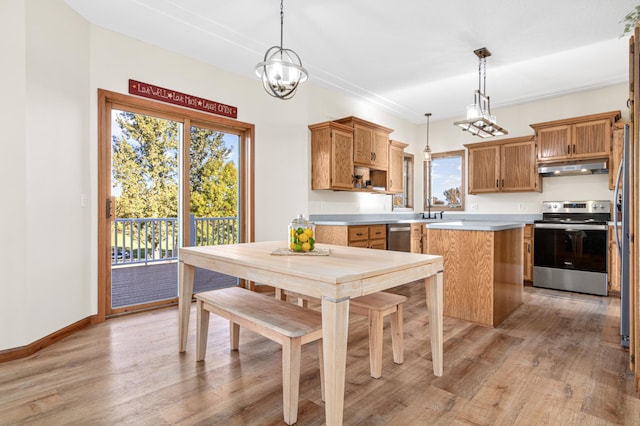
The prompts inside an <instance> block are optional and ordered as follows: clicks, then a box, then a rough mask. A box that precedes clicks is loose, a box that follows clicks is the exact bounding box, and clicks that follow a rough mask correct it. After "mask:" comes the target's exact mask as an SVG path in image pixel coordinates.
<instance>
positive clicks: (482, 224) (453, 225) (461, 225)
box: [427, 220, 524, 231]
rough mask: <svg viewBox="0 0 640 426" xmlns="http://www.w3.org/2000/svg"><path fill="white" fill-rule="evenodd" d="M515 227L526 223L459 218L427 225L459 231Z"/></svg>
mask: <svg viewBox="0 0 640 426" xmlns="http://www.w3.org/2000/svg"><path fill="white" fill-rule="evenodd" d="M515 228H524V223H521V222H491V221H472V220H458V221H452V222H439V223H430V224H428V225H427V229H453V230H457V231H504V230H505V229H515Z"/></svg>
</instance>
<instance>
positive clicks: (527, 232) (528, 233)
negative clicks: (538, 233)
mask: <svg viewBox="0 0 640 426" xmlns="http://www.w3.org/2000/svg"><path fill="white" fill-rule="evenodd" d="M522 237H523V238H533V225H529V224H527V225H525V226H524V231H523V234H522Z"/></svg>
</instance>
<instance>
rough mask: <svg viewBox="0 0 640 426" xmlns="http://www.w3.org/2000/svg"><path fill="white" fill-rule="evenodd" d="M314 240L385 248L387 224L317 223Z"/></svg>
mask: <svg viewBox="0 0 640 426" xmlns="http://www.w3.org/2000/svg"><path fill="white" fill-rule="evenodd" d="M316 242H318V243H325V244H336V245H339V246H350V247H364V248H372V249H379V250H386V249H387V225H384V224H381V225H350V226H347V225H318V226H316Z"/></svg>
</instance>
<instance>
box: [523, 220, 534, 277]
mask: <svg viewBox="0 0 640 426" xmlns="http://www.w3.org/2000/svg"><path fill="white" fill-rule="evenodd" d="M522 241H523V244H522V269H523V271H522V280H523V281H533V225H525V226H524V233H523V235H522Z"/></svg>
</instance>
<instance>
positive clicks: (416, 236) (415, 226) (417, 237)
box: [411, 223, 425, 253]
mask: <svg viewBox="0 0 640 426" xmlns="http://www.w3.org/2000/svg"><path fill="white" fill-rule="evenodd" d="M423 232H424V225H423V224H421V223H412V224H411V253H422V248H423V247H425V245H423V244H422V237H423Z"/></svg>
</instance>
